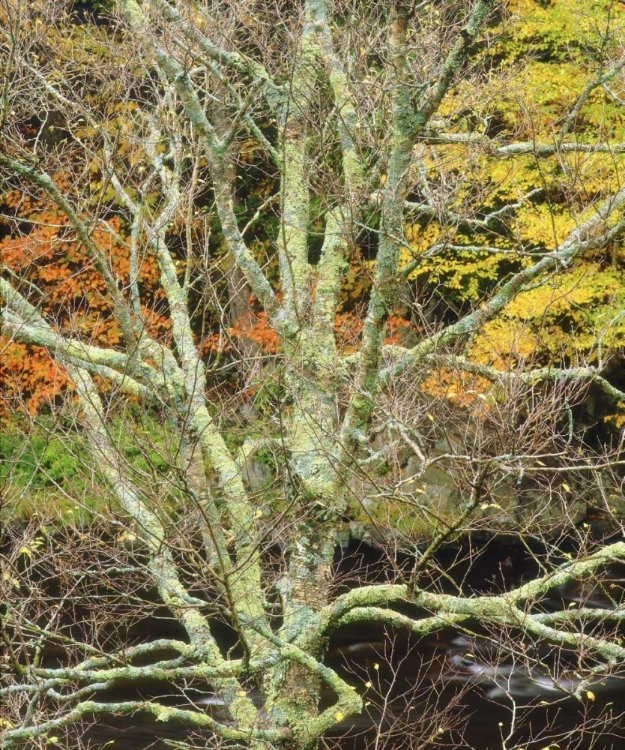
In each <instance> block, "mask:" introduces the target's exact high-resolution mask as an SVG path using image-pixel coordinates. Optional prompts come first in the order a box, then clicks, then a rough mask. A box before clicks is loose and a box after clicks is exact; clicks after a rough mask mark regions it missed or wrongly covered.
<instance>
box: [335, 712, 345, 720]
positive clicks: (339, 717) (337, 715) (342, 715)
mask: <svg viewBox="0 0 625 750" xmlns="http://www.w3.org/2000/svg"><path fill="white" fill-rule="evenodd" d="M334 718H335V719H336V720H337V721H343V719H344V718H345V716H344V714H342V713H341V712H340V711H337V712H336V713H335V714H334Z"/></svg>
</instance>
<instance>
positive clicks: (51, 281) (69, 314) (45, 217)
mask: <svg viewBox="0 0 625 750" xmlns="http://www.w3.org/2000/svg"><path fill="white" fill-rule="evenodd" d="M55 182H56V183H57V185H58V186H59V187H60V188H62V189H64V190H69V189H70V187H69V185H67V184H66V179H65V177H64V175H63V174H57V175H55ZM2 208H3V210H4V212H5V213H9V214H10V213H12V214H13V215H14V216H15V217H16V219H17V222H16V223H15V225H9V229H10V232H9V233H8V234H7V236H5V237H4V238H3V239H2V240H0V258H1V260H2V264H3V266H5V267H6V268H7V269H8V270H9V271H10V272H12V273H13V274H14V275H15V277H16V278H17V277H19V278H20V279H22V280H23V282H22V283H21V284H20V287H19V290H20V292H21V293H22V294H24V295H26V296H27V297H28V298H29V299H30V300H31V301H32V302H33V304H35V305H37V306H39V307H40V308H41V309H42V311H43V313H44V314H45V316H46V318H47V319H48V320H53V321H54V325H55V326H56V327H57V328H58V330H60V331H62V332H63V333H66V334H68V335H69V336H71V337H73V338H78V339H82V340H84V341H89V342H90V343H94V344H100V345H103V346H109V347H111V346H112V347H114V346H115V345H116V344H118V343H119V341H120V339H121V331H120V330H119V326H118V324H117V322H116V321H115V319H114V317H113V315H112V308H111V302H110V299H109V295H108V292H107V289H106V285H105V283H104V280H103V279H102V276H101V274H100V273H99V271H98V270H97V268H96V267H95V265H94V263H93V261H92V260H91V259H90V258H89V256H88V255H87V253H86V251H85V250H84V248H83V247H82V246H81V244H80V243H79V242H78V241H77V240H76V237H75V232H74V230H73V228H72V227H71V226H70V224H69V222H68V220H67V217H66V216H65V215H63V214H61V213H60V212H59V211H58V210H57V209H56V208H55V206H54V205H52V204H51V203H50V202H49V201H47V200H46V199H36V198H34V197H33V196H30V195H27V194H23V193H20V192H19V191H17V190H16V191H13V192H11V193H9V194H8V195H6V196H5V197H4V199H3V206H2ZM14 226H16V227H17V229H14ZM92 238H93V240H94V242H95V243H97V245H98V246H99V248H100V249H101V251H102V253H103V254H104V256H105V257H106V258H107V260H108V261H109V262H110V264H111V266H112V268H113V272H114V274H115V277H116V279H117V280H118V283H119V285H120V287H121V288H126V287H127V285H128V280H129V273H130V259H129V251H128V247H127V245H126V243H125V230H124V227H123V225H122V221H121V219H120V218H119V217H116V216H113V217H111V218H107V219H106V220H102V221H101V223H100V226H98V227H97V228H96V229H95V230H94V231H93V232H92ZM158 278H159V271H158V267H157V265H156V262H155V260H154V258H153V257H151V256H149V255H145V256H144V257H142V258H141V260H140V264H139V284H140V287H141V292H142V295H143V297H144V299H143V300H142V309H143V314H144V320H145V323H146V326H147V328H148V330H149V332H150V333H151V334H152V335H155V336H157V337H159V336H163V335H166V333H167V331H168V329H169V326H170V324H169V321H168V320H167V319H166V318H165V317H164V316H163V315H162V314H160V313H159V312H158V309H157V305H156V304H155V303H156V298H157V296H158V295H156V294H155V288H156V285H157V283H158ZM67 384H68V380H67V376H66V375H65V373H64V372H63V370H62V368H61V367H60V366H59V365H58V364H56V363H55V362H54V361H53V360H52V359H51V357H50V356H49V355H48V353H47V352H46V350H45V349H41V348H39V347H34V346H28V345H25V344H17V343H15V342H12V341H9V339H8V338H7V337H6V336H0V390H2V392H3V397H4V398H3V403H4V408H3V406H2V404H0V415H1V414H2V412H3V411H4V412H7V411H8V407H7V404H8V403H9V402H10V401H11V399H13V398H19V400H20V401H21V402H22V403H24V404H25V405H26V408H27V409H28V410H29V412H31V413H35V412H37V411H38V410H40V409H41V407H42V406H44V405H45V404H47V403H49V402H50V401H53V400H55V399H56V398H57V397H58V396H59V394H60V393H61V392H62V391H63V389H64V388H66V387H67Z"/></svg>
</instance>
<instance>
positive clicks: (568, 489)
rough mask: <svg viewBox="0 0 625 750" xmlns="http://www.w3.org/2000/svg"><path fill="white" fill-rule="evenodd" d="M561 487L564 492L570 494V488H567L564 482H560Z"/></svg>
mask: <svg viewBox="0 0 625 750" xmlns="http://www.w3.org/2000/svg"><path fill="white" fill-rule="evenodd" d="M562 487H563V488H564V491H565V492H570V491H571V488H570V487H569V485H568V484H567V483H566V482H562Z"/></svg>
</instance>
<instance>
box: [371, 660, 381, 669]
mask: <svg viewBox="0 0 625 750" xmlns="http://www.w3.org/2000/svg"><path fill="white" fill-rule="evenodd" d="M373 668H374V669H379V668H380V665H379V664H378V663H377V661H376V663H375V664H374V665H373Z"/></svg>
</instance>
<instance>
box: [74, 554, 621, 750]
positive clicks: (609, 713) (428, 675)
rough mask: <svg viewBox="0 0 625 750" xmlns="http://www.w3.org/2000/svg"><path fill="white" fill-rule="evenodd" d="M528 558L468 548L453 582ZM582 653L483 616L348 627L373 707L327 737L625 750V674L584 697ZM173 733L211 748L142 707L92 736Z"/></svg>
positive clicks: (135, 747)
mask: <svg viewBox="0 0 625 750" xmlns="http://www.w3.org/2000/svg"><path fill="white" fill-rule="evenodd" d="M349 552H350V555H349V556H346V557H345V559H344V560H342V561H340V564H339V568H342V570H343V573H345V572H347V573H349V571H350V570H356V569H358V570H359V571H362V570H363V567H364V568H366V569H367V570H368V576H369V581H370V582H373V581H376V580H377V581H381V580H385V578H386V577H387V576H388V577H390V571H389V565H388V560H387V559H386V558H384V557H383V556H382V555H379V554H378V553H376V552H375V551H373V550H371V549H369V548H363V547H359V548H356V549H351V550H350V551H349ZM445 554H447V556H448V559H445ZM524 554H525V553H524V552H521V551H519V550H518V549H516V548H508V547H506V546H505V545H501V544H497V545H490V547H489V548H488V549H484V550H482V553H481V554H480V555H478V556H475V557H473V558H471V559H469V561H468V562H467V560H468V558H467V555H466V554H464V552H463V553H462V554H459V553H458V551H449V552H448V553H443V555H442V557H441V560H439V563H440V565H441V567H442V568H444V569H445V570H446V571H447V572H448V574H449V576H450V580H452V582H453V580H456V581H461V582H462V588H463V591H464V592H465V593H468V592H469V591H474V592H475V593H486V592H489V591H497V590H501V589H503V588H507V587H509V586H515V585H517V584H518V583H520V582H522V581H523V580H524V579H526V578H529V577H531V576H533V575H535V573H536V570H535V569H534V568H533V564H532V562H531V560H528V559H527V558H526V557H524ZM456 561H457V562H456ZM396 562H397V561H396ZM397 564H398V565H400V564H401V561H399V562H397ZM391 567H392V566H391ZM621 572H622V571H621ZM345 577H346V580H347V579H348V578H349V575H346V576H345ZM614 577H616V574H614ZM346 585H349V583H348V582H347V583H346ZM441 585H443V584H441ZM443 586H444V585H443ZM450 587H451V588H452V589H453V585H452V584H450ZM584 596H585V598H586V601H585V603H586V605H589V606H597V607H600V606H604V605H605V603H604V601H603V600H602V599H601V594H597V595H595V596H596V597H597V599H596V601H595V600H593V598H592V595H589V594H584ZM579 597H580V594H579V592H578V591H576V590H574V589H571V590H566V591H556V592H553V593H552V595H551V599H549V598H547V599H546V600H545V602H544V603H543V606H544V608H545V609H546V610H548V609H549V608H551V609H560V608H562V607H563V606H564V607H568V606H576V605H577V603H578V600H579ZM169 627H170V625H168V623H167V622H166V621H165V620H149V621H148V620H146V621H143V623H140V624H139V626H138V627H137V626H135V628H134V629H133V632H132V634H131V635H132V640H133V642H137V641H138V640H143V641H146V640H151V639H154V638H158V637H161V636H164V637H167V636H170V635H171V632H168V628H169ZM471 634H473V635H471ZM577 658H578V655H577V654H566V653H562V652H561V651H560V650H559V649H554V648H552V647H550V645H549V644H545V643H536V642H534V643H532V642H529V641H527V640H524V639H523V638H522V637H521V635H520V634H518V633H513V632H512V633H508V634H506V637H505V639H504V638H502V637H501V634H497V633H494V632H493V633H488V632H486V631H484V630H482V629H481V628H480V626H479V624H478V623H473V624H469V625H468V626H467V627H466V629H465V631H464V632H460V631H458V630H452V629H449V630H445V631H442V632H440V633H438V634H436V635H433V636H430V637H428V638H424V639H420V640H419V639H416V638H410V637H409V636H407V635H406V634H405V633H392V632H389V631H387V630H385V629H383V628H376V627H371V626H368V627H362V628H351V629H349V630H348V629H344V630H342V631H340V632H339V633H337V634H336V636H335V637H334V638H333V640H332V641H331V643H330V647H329V651H328V655H327V659H326V663H327V664H328V665H329V666H331V667H333V668H334V669H336V670H337V671H338V672H339V673H340V674H342V675H343V676H344V677H345V678H346V679H347V680H348V681H349V682H350V684H352V685H354V686H355V688H356V689H357V690H358V691H359V693H360V694H361V695H363V697H364V699H365V701H366V704H367V705H366V709H365V712H364V713H363V715H362V716H359V717H351V718H348V719H346V720H344V721H343V722H342V723H341V724H340V725H339V726H337V727H336V728H335V729H334V730H333V732H332V733H331V734H330V736H329V737H327V738H326V744H327V745H328V746H338V747H340V748H341V750H348V749H349V750H352V749H353V750H364V749H365V748H372V750H381V748H382V747H386V748H389V750H390V748H392V749H393V750H399V749H400V748H415V750H416V749H417V748H430V747H448V748H475V750H491V749H492V750H497V749H499V750H526V749H527V750H530V749H531V750H534V748H536V750H543V749H544V748H547V747H549V748H550V749H551V750H564V748H566V749H567V750H569V749H570V748H575V749H576V750H577V749H579V750H587V749H588V750H590V748H594V747H597V748H609V747H613V748H615V750H625V719H623V718H622V713H623V712H624V711H625V693H624V692H623V691H624V689H625V682H622V681H621V680H620V679H619V678H618V677H616V676H615V677H610V678H609V679H606V680H604V681H598V682H596V683H594V684H593V685H592V686H590V688H589V689H588V690H585V691H584V693H583V695H582V697H581V699H579V698H577V697H574V696H573V695H572V693H573V692H574V690H575V689H576V687H577V685H578V680H577V678H576V677H575V664H576V661H575V660H576V659H577ZM140 696H141V698H143V699H147V700H150V699H154V700H156V699H158V700H159V701H162V702H164V703H167V704H170V705H182V704H183V702H182V698H181V697H178V698H177V697H176V695H175V693H174V692H173V691H172V688H171V686H168V685H164V684H157V683H146V684H145V685H143V686H142V687H141V689H140ZM136 697H138V696H137V691H136V687H133V688H132V690H131V689H130V688H128V690H127V691H124V689H123V688H120V689H118V690H117V691H116V693H115V694H114V695H110V696H109V695H107V696H103V699H106V700H126V699H130V698H136ZM198 697H200V696H198ZM331 703H332V696H331V695H327V696H324V698H323V703H322V706H321V708H325V707H326V706H328V705H331ZM205 710H207V711H212V712H215V711H217V712H218V711H219V710H220V709H219V708H215V707H214V706H210V707H206V709H205ZM216 718H218V716H216ZM167 740H176V741H190V742H192V743H193V744H194V745H196V746H197V747H206V746H207V744H208V745H211V743H210V738H209V737H196V738H193V737H192V736H191V735H190V730H189V728H187V727H184V726H181V725H179V724H170V725H167V724H163V723H158V722H155V721H153V720H152V719H151V718H150V717H146V716H143V715H141V714H137V715H135V716H133V717H131V718H128V717H125V718H123V719H121V718H120V719H117V718H115V717H112V718H106V719H103V720H101V721H100V723H99V724H97V725H96V726H93V727H91V728H89V729H88V730H87V733H86V734H85V736H84V741H85V742H86V743H88V744H89V745H90V747H91V748H93V750H95V748H96V747H102V746H104V745H107V746H109V747H112V748H123V750H146V749H147V748H154V749H155V750H164V749H165V748H167V747H171V745H168V744H167Z"/></svg>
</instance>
